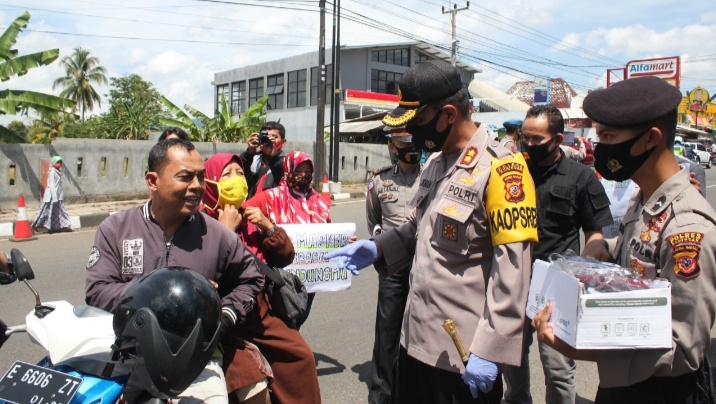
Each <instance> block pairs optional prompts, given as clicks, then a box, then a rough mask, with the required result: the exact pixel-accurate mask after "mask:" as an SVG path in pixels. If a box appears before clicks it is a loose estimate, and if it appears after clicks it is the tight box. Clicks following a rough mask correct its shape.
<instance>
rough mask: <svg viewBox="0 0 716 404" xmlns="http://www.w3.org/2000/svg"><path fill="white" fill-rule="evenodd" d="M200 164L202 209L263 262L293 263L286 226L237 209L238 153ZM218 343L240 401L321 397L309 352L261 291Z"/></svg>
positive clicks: (301, 402) (306, 403)
mask: <svg viewBox="0 0 716 404" xmlns="http://www.w3.org/2000/svg"><path fill="white" fill-rule="evenodd" d="M204 166H205V167H206V182H207V186H206V193H205V194H204V198H203V200H204V204H205V207H206V210H205V212H206V214H208V215H209V216H211V217H213V218H215V219H217V220H219V221H220V222H221V223H223V224H224V225H226V227H228V228H229V229H231V230H232V231H236V232H237V234H239V236H240V237H241V240H242V241H243V242H244V244H245V245H246V247H247V248H248V249H249V251H251V252H252V253H253V254H255V255H256V257H258V259H260V260H263V261H264V262H266V263H267V264H268V265H270V266H274V267H284V266H286V265H289V264H290V263H291V262H293V257H294V248H293V244H292V243H291V239H289V238H288V235H287V234H286V231H285V230H283V229H282V228H281V227H279V226H276V225H275V224H273V223H271V221H270V220H268V218H267V217H266V216H264V215H263V214H262V213H261V210H260V209H259V208H257V207H246V208H245V209H242V208H241V205H242V204H243V202H244V201H245V199H246V195H247V193H248V186H247V184H246V179H245V178H244V170H243V167H242V166H241V158H240V157H239V156H237V155H233V154H227V153H218V154H215V155H213V156H211V157H210V158H209V159H208V160H206V162H205V163H204ZM222 344H223V347H224V369H225V373H226V385H227V390H228V391H229V392H230V393H232V392H234V394H236V396H237V398H238V399H239V402H241V403H246V404H249V403H267V402H273V403H286V404H289V403H291V404H293V403H296V404H318V403H320V402H321V392H320V387H319V385H318V375H317V373H316V363H315V360H314V357H313V352H312V351H311V348H310V347H309V346H308V344H307V343H306V341H305V340H304V339H303V337H302V336H301V333H299V332H298V331H297V330H296V329H295V326H294V325H293V323H287V322H285V321H284V320H282V319H281V318H280V316H279V315H278V314H276V313H275V312H274V311H273V308H272V307H271V304H270V302H269V296H268V294H267V292H266V291H265V290H264V291H262V292H261V294H259V295H258V296H257V298H256V308H255V309H254V310H253V312H252V313H250V314H249V316H248V317H247V320H246V322H245V323H244V324H243V325H241V326H240V327H236V328H234V329H233V330H232V331H231V332H230V333H229V335H228V336H227V337H226V338H225V339H224V341H223V342H222ZM264 358H265V359H264ZM266 362H267V363H266ZM272 378H273V380H272V382H271V385H270V387H271V389H270V390H271V392H270V397H269V388H268V387H269V383H268V382H269V381H271V379H272Z"/></svg>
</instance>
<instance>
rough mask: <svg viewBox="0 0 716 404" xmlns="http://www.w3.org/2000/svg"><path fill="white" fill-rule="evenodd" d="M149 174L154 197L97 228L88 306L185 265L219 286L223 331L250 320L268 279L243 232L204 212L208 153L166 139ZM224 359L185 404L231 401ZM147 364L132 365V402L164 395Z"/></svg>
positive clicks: (106, 302)
mask: <svg viewBox="0 0 716 404" xmlns="http://www.w3.org/2000/svg"><path fill="white" fill-rule="evenodd" d="M145 179H146V183H147V186H148V188H149V191H150V199H149V201H148V202H147V203H146V204H145V205H144V206H141V207H136V208H132V209H128V210H125V211H123V212H119V213H117V214H115V215H112V216H110V217H109V218H107V219H105V220H104V221H103V222H102V223H101V224H100V226H99V228H98V229H97V233H96V235H95V240H94V245H93V247H92V249H91V250H90V257H89V261H88V263H87V267H86V269H87V272H86V288H85V295H86V299H85V300H86V302H87V304H89V305H92V306H96V307H99V308H101V309H104V310H107V311H110V312H114V311H115V309H116V308H117V305H118V303H119V302H120V299H121V298H122V295H123V294H124V292H125V291H126V290H127V289H128V288H129V286H131V285H132V284H133V283H134V282H135V281H136V280H137V279H139V278H140V277H141V276H142V275H144V274H147V273H149V272H151V271H152V270H154V269H156V268H162V267H170V266H182V267H186V268H191V269H193V270H194V271H196V272H197V273H199V274H201V275H203V276H204V277H205V278H206V279H208V280H209V281H211V282H213V283H215V284H216V285H217V290H218V292H219V295H220V297H221V307H222V319H221V327H220V332H221V333H226V331H228V330H229V329H230V328H232V327H234V326H235V325H237V324H241V323H242V322H243V321H244V320H245V319H246V314H247V313H248V312H249V311H251V310H252V308H253V306H254V303H255V299H256V295H257V294H258V293H259V291H260V290H261V289H262V287H263V283H264V278H263V276H262V275H261V273H260V272H259V270H258V268H257V266H256V263H255V262H254V258H253V256H252V255H251V253H250V252H248V250H246V248H245V247H244V245H243V244H242V243H241V242H240V240H239V238H238V237H237V235H236V234H235V233H233V232H232V231H230V230H229V229H228V228H226V227H225V226H224V225H222V224H221V223H220V222H218V221H216V220H213V219H208V220H207V219H206V217H205V216H204V215H202V214H201V213H199V212H198V211H199V203H200V202H201V199H202V196H203V195H204V192H205V184H204V161H203V159H202V158H201V155H199V153H198V152H197V151H196V149H195V148H194V145H192V144H191V143H190V142H189V141H186V140H182V139H170V140H165V141H163V142H159V143H157V144H156V145H154V147H152V150H151V151H150V153H149V161H148V172H147V174H146V178H145ZM164 293H168V291H164ZM219 355H220V354H219ZM218 358H219V359H217V360H212V361H210V362H209V364H208V365H206V368H205V369H204V372H203V373H202V374H201V375H199V377H198V378H197V379H196V380H195V381H194V383H193V384H192V385H191V386H189V388H188V389H186V390H185V391H184V392H183V393H181V394H180V395H179V397H180V402H181V403H193V402H197V403H198V402H208V403H222V404H223V403H227V402H228V398H227V392H226V384H225V380H224V375H223V372H222V370H221V365H220V363H219V362H220V356H218ZM147 369H149V368H148V367H146V366H143V365H142V366H136V367H135V369H133V370H134V372H132V374H133V376H132V377H130V380H129V382H128V384H127V387H126V388H125V392H124V399H125V400H126V401H128V402H132V401H133V398H134V397H136V395H138V394H140V393H141V392H142V391H143V390H147V391H149V392H150V393H152V394H153V395H155V396H157V395H159V394H157V393H156V392H155V390H156V389H155V388H154V386H152V384H151V383H150V380H149V379H150V377H148V374H147ZM159 396H160V395H159Z"/></svg>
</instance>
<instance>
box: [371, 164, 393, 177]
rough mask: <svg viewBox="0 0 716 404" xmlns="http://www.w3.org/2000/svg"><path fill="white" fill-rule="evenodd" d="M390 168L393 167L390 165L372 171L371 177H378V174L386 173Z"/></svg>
mask: <svg viewBox="0 0 716 404" xmlns="http://www.w3.org/2000/svg"><path fill="white" fill-rule="evenodd" d="M390 167H393V166H392V165H390V166H385V167H383V168H379V169H377V170H373V175H378V174H380V173H382V172H384V171H388V170H390Z"/></svg>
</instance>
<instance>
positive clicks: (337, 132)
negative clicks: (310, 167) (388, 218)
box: [329, 0, 341, 182]
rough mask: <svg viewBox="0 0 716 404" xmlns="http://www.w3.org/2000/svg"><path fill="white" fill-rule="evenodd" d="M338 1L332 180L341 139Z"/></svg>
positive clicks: (336, 175)
mask: <svg viewBox="0 0 716 404" xmlns="http://www.w3.org/2000/svg"><path fill="white" fill-rule="evenodd" d="M334 2H336V3H338V13H337V16H336V19H335V21H334V24H335V32H336V34H335V35H336V39H335V44H334V45H333V46H334V48H335V52H334V56H333V107H334V110H333V111H334V114H335V115H334V117H333V124H334V125H335V126H334V128H333V135H334V136H335V137H334V139H333V144H332V146H333V149H332V156H331V157H332V158H333V161H332V163H333V164H332V168H333V171H332V172H331V173H330V174H329V175H330V176H331V180H332V181H333V182H338V160H339V159H338V156H339V155H340V141H341V131H340V127H341V119H340V118H341V0H334Z"/></svg>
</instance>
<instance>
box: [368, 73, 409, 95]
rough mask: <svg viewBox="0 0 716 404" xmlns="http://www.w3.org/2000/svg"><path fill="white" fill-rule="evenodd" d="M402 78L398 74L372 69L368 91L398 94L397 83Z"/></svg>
mask: <svg viewBox="0 0 716 404" xmlns="http://www.w3.org/2000/svg"><path fill="white" fill-rule="evenodd" d="M402 77H403V75H402V74H400V73H394V72H386V71H384V70H376V69H372V70H371V71H370V90H371V91H373V92H376V93H384V94H398V82H399V81H400V79H401V78H402Z"/></svg>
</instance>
